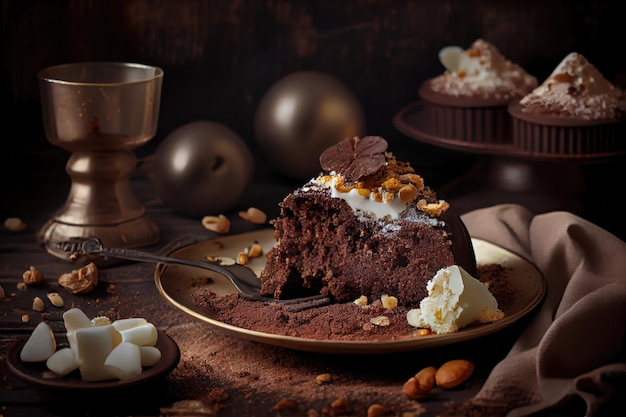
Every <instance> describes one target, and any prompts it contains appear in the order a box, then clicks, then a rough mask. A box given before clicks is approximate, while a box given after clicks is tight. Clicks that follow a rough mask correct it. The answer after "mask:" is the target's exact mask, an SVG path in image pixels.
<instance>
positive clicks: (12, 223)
mask: <svg viewBox="0 0 626 417" xmlns="http://www.w3.org/2000/svg"><path fill="white" fill-rule="evenodd" d="M4 227H5V228H6V229H7V230H10V231H11V232H22V231H24V230H26V223H25V222H24V220H22V219H20V218H19V217H9V218H7V219H6V220H5V221H4Z"/></svg>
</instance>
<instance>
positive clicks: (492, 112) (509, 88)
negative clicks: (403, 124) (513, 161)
mask: <svg viewBox="0 0 626 417" xmlns="http://www.w3.org/2000/svg"><path fill="white" fill-rule="evenodd" d="M439 60H440V61H441V63H442V64H443V66H444V67H446V71H445V72H444V73H443V74H441V75H439V76H437V77H435V78H432V79H430V80H427V81H425V82H424V83H423V84H422V85H421V87H420V89H419V92H418V94H419V96H420V98H421V99H422V103H423V111H424V123H425V126H424V129H425V130H426V131H428V133H429V134H431V135H434V136H437V137H439V138H442V139H448V140H452V141H459V142H467V143H476V144H510V143H511V142H512V135H511V122H510V117H509V115H508V113H507V106H508V104H509V103H510V102H512V101H516V100H519V99H520V98H522V97H523V96H524V95H526V94H528V93H529V92H531V91H532V90H533V89H534V88H535V87H537V79H536V78H535V77H534V76H532V75H529V74H527V73H526V71H525V70H524V69H523V68H522V67H520V66H519V65H517V64H514V63H513V62H511V61H509V60H507V59H506V58H505V57H504V56H503V55H502V54H501V53H500V51H498V49H497V48H496V47H495V46H493V45H492V44H490V43H488V42H486V41H484V40H482V39H478V40H476V41H475V42H474V43H473V44H472V46H471V47H470V48H469V49H467V50H464V49H463V48H461V47H459V46H448V47H445V48H443V49H442V50H441V51H440V52H439Z"/></svg>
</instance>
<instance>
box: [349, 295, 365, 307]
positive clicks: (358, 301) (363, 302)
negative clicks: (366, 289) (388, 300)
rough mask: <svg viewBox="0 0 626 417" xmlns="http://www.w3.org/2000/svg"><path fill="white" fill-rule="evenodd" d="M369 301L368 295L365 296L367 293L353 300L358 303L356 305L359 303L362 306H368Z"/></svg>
mask: <svg viewBox="0 0 626 417" xmlns="http://www.w3.org/2000/svg"><path fill="white" fill-rule="evenodd" d="M367 302H368V300H367V296H365V295H362V296H360V297H359V298H357V299H356V300H354V301H353V303H354V304H356V305H358V306H360V307H363V306H366V305H367Z"/></svg>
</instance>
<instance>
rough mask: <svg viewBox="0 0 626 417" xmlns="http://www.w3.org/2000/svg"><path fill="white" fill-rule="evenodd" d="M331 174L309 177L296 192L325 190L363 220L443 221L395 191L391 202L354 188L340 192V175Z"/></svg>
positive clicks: (436, 223)
mask: <svg viewBox="0 0 626 417" xmlns="http://www.w3.org/2000/svg"><path fill="white" fill-rule="evenodd" d="M332 174H333V175H320V176H319V177H316V178H313V179H311V180H310V181H309V182H308V183H307V184H305V185H304V186H303V187H301V188H300V189H299V190H296V193H297V192H300V191H302V192H307V191H309V190H311V189H317V190H326V191H327V192H329V193H330V195H331V196H332V197H333V198H340V199H342V200H344V201H345V202H346V203H348V205H349V206H350V207H351V208H352V210H353V211H354V212H355V214H356V215H357V216H360V217H361V218H362V219H363V220H368V219H369V220H371V219H372V218H373V219H376V220H379V221H381V222H382V221H383V220H391V221H394V220H400V219H402V220H404V221H410V222H421V223H426V224H430V225H432V226H441V225H442V223H443V221H442V220H441V219H439V218H437V217H431V216H429V215H428V214H426V213H424V212H423V211H420V210H418V209H417V207H416V205H415V201H412V202H409V203H404V202H402V201H401V200H400V199H399V198H398V196H397V193H396V196H395V198H394V199H393V201H392V202H389V203H387V202H383V201H377V200H375V199H374V197H373V194H372V193H370V194H369V195H368V196H363V195H361V194H359V193H358V191H357V190H356V189H352V190H350V191H349V192H340V191H339V190H337V187H336V185H337V184H338V182H339V181H340V179H341V177H340V176H338V175H336V174H335V173H332ZM397 230H399V226H397V225H395V224H393V223H390V224H385V225H384V227H383V230H382V232H383V233H393V232H395V231H397Z"/></svg>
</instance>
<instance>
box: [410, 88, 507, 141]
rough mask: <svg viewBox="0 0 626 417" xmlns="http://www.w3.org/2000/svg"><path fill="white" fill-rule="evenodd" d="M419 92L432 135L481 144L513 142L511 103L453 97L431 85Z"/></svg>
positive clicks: (425, 121) (425, 123)
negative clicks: (510, 114)
mask: <svg viewBox="0 0 626 417" xmlns="http://www.w3.org/2000/svg"><path fill="white" fill-rule="evenodd" d="M418 93H419V96H420V97H421V99H422V102H423V109H424V110H423V111H424V130H425V131H427V132H428V133H429V134H432V135H434V136H438V137H441V138H445V139H450V140H457V141H459V142H470V143H477V144H509V143H512V135H511V120H510V117H509V114H508V112H507V105H508V100H505V99H483V98H477V97H460V96H459V97H456V96H449V95H446V94H442V93H438V92H436V91H433V90H431V89H430V88H429V87H428V84H427V83H426V84H424V85H422V87H421V88H420V89H419V92H418Z"/></svg>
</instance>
